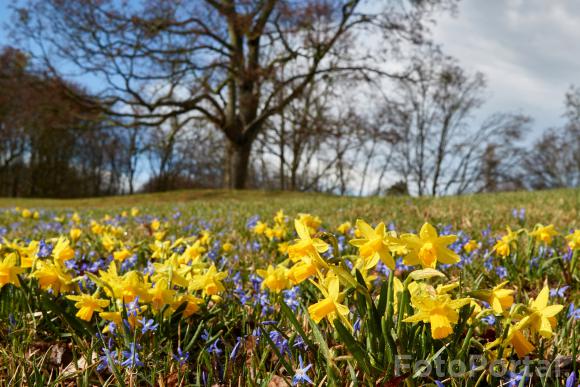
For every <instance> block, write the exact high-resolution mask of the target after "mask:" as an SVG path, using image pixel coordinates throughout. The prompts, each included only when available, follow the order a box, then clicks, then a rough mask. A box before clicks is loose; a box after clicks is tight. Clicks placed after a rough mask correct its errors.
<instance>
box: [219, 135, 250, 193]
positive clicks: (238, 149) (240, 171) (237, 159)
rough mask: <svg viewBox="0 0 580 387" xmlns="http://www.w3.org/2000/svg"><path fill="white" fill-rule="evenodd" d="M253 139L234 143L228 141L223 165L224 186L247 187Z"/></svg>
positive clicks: (233, 187)
mask: <svg viewBox="0 0 580 387" xmlns="http://www.w3.org/2000/svg"><path fill="white" fill-rule="evenodd" d="M252 144H253V141H245V142H242V143H235V142H232V141H228V144H227V146H228V148H227V154H226V160H225V162H226V165H225V167H226V168H225V186H226V187H228V188H230V189H245V188H246V187H247V180H248V170H249V169H250V154H251V153H252Z"/></svg>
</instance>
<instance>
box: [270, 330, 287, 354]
mask: <svg viewBox="0 0 580 387" xmlns="http://www.w3.org/2000/svg"><path fill="white" fill-rule="evenodd" d="M268 336H269V337H270V340H272V342H273V343H274V345H275V346H276V348H278V351H280V354H281V355H284V354H285V353H286V352H287V351H289V348H288V339H286V338H285V337H284V336H283V335H282V334H281V333H280V332H278V331H271V332H270V334H269V335H268Z"/></svg>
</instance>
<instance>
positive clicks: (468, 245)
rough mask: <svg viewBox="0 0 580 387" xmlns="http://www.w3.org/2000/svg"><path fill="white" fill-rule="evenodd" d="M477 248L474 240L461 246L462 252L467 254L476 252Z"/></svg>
mask: <svg viewBox="0 0 580 387" xmlns="http://www.w3.org/2000/svg"><path fill="white" fill-rule="evenodd" d="M478 248H479V244H478V243H477V241H476V240H473V239H472V240H470V241H469V242H467V243H466V244H464V245H463V250H464V251H465V252H466V253H467V254H469V253H471V252H472V251H475V250H477V249H478Z"/></svg>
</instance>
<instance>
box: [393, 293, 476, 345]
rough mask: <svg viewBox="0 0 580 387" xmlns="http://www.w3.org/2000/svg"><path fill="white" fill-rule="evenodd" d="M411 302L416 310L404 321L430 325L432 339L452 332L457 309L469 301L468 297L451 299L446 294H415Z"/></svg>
mask: <svg viewBox="0 0 580 387" xmlns="http://www.w3.org/2000/svg"><path fill="white" fill-rule="evenodd" d="M411 302H412V304H413V307H414V308H415V310H416V313H415V314H414V315H413V316H410V317H407V318H406V319H404V320H403V321H404V322H409V323H416V322H420V321H423V322H425V323H429V324H430V325H431V336H432V337H433V338H434V339H444V338H445V337H447V336H449V335H450V334H451V333H452V332H453V325H455V324H456V323H457V321H458V320H459V314H458V312H457V311H458V310H459V309H460V308H462V307H463V306H464V305H467V304H469V303H470V302H471V299H470V298H460V299H457V300H452V299H451V296H449V295H448V294H442V295H436V296H432V295H426V294H421V295H415V296H414V297H413V296H412V297H411Z"/></svg>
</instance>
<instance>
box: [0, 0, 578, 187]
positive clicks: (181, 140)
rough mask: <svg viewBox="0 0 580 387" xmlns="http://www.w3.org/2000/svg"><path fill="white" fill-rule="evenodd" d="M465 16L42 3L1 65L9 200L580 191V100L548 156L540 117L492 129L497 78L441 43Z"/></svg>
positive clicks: (314, 6)
mask: <svg viewBox="0 0 580 387" xmlns="http://www.w3.org/2000/svg"><path fill="white" fill-rule="evenodd" d="M455 5H456V1H455V0H422V1H411V0H409V1H400V0H397V1H384V2H383V1H379V2H373V1H370V2H364V1H358V0H340V1H331V2H329V1H325V0H307V1H298V2H296V1H287V0H260V1H258V0H256V1H253V0H250V1H246V0H244V1H241V0H200V1H194V2H177V1H161V0H153V1H134V2H130V3H127V4H120V3H118V2H114V1H96V0H85V1H76V0H75V1H61V0H42V1H41V0H33V1H30V2H29V3H28V4H27V5H26V6H24V7H21V8H14V14H13V24H12V31H11V32H12V33H13V35H14V36H16V37H17V38H18V42H20V43H21V44H20V45H19V48H18V49H16V48H10V47H7V48H5V49H4V50H3V51H2V52H1V53H0V194H1V195H4V196H50V197H81V196H98V195H109V194H122V193H133V192H136V191H147V192H151V191H163V190H170V189H180V188H218V187H226V188H264V189H281V190H301V191H322V192H332V193H337V194H354V195H366V194H378V195H382V194H413V195H433V196H436V195H446V194H462V193H468V192H482V191H488V192H491V191H499V190H513V189H542V188H554V187H566V186H578V184H579V182H580V156H579V155H580V136H579V134H580V89H578V88H574V87H572V88H571V89H570V91H569V92H568V94H567V95H566V99H565V109H566V117H567V123H566V125H565V126H564V127H562V128H552V129H549V130H546V131H545V132H544V133H543V134H542V135H541V136H540V137H539V138H538V139H537V140H536V141H535V142H533V141H530V133H531V132H532V121H531V119H530V117H527V116H524V115H522V114H514V113H510V112H509V111H508V112H498V113H496V114H493V115H491V116H490V117H483V119H482V118H481V117H480V113H479V109H480V107H481V106H482V104H483V103H484V102H485V98H484V92H485V87H486V81H485V77H484V75H483V74H480V73H472V72H470V71H468V70H466V69H463V68H462V67H461V66H460V65H459V64H458V63H457V61H455V60H454V59H453V58H451V57H449V56H447V55H445V54H444V53H443V52H441V50H440V49H439V47H438V46H437V45H436V44H434V42H432V41H431V40H430V38H429V25H430V23H431V22H430V20H431V19H434V18H436V16H437V15H438V14H439V13H440V12H445V11H448V10H449V9H453V8H454V7H455ZM71 73H75V74H79V73H80V74H82V75H84V76H89V77H90V78H91V79H94V80H97V81H94V82H93V83H92V84H91V85H90V87H89V86H88V85H85V86H84V87H83V86H81V84H79V83H78V80H77V82H74V81H73V80H74V79H78V78H76V77H73V76H72V75H71ZM478 122H479V124H476V123H478Z"/></svg>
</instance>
